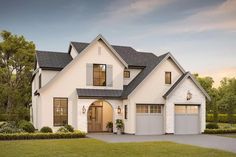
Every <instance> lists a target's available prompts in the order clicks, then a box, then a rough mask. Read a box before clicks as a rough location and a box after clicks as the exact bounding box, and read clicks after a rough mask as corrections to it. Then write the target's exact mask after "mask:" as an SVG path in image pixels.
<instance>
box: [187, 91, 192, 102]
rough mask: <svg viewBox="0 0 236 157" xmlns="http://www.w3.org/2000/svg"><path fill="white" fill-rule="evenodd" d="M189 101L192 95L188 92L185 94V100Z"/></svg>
mask: <svg viewBox="0 0 236 157" xmlns="http://www.w3.org/2000/svg"><path fill="white" fill-rule="evenodd" d="M190 99H192V93H190V91H188V93H187V100H190Z"/></svg>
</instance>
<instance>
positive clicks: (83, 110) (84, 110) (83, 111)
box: [82, 106, 86, 114]
mask: <svg viewBox="0 0 236 157" xmlns="http://www.w3.org/2000/svg"><path fill="white" fill-rule="evenodd" d="M85 112H86V108H85V107H84V106H83V108H82V113H83V114H85Z"/></svg>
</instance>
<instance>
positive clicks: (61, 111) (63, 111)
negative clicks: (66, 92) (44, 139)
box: [53, 98, 68, 126]
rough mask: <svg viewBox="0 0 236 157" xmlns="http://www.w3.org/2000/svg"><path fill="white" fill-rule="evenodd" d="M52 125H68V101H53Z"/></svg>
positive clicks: (64, 99) (56, 99) (62, 99)
mask: <svg viewBox="0 0 236 157" xmlns="http://www.w3.org/2000/svg"><path fill="white" fill-rule="evenodd" d="M53 114H54V118H53V124H54V126H63V125H66V124H68V99H67V98H54V99H53Z"/></svg>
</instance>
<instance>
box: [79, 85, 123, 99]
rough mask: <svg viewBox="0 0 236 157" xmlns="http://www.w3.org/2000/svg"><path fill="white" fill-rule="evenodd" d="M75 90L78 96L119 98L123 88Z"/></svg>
mask: <svg viewBox="0 0 236 157" xmlns="http://www.w3.org/2000/svg"><path fill="white" fill-rule="evenodd" d="M76 91H77V95H78V97H79V98H88V97H89V98H103V99H105V98H109V99H120V98H121V94H122V91H123V90H104V89H85V88H77V89H76Z"/></svg>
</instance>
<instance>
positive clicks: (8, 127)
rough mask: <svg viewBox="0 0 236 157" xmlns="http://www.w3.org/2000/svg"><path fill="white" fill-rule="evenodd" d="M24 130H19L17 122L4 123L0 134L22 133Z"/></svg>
mask: <svg viewBox="0 0 236 157" xmlns="http://www.w3.org/2000/svg"><path fill="white" fill-rule="evenodd" d="M20 132H24V130H22V129H19V128H18V127H17V125H16V123H15V122H4V123H3V124H1V127H0V133H5V134H6V133H20Z"/></svg>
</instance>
